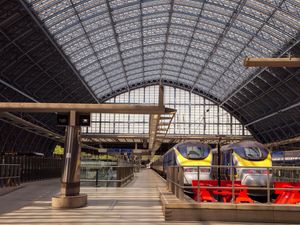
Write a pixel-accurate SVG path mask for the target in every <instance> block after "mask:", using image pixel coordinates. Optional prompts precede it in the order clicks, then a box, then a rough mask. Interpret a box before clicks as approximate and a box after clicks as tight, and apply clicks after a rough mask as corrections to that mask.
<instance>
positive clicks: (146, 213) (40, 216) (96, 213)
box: [0, 169, 259, 225]
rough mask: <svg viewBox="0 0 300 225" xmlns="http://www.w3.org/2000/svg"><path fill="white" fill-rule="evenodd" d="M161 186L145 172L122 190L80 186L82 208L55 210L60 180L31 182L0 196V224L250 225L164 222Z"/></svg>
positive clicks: (149, 173) (137, 175)
mask: <svg viewBox="0 0 300 225" xmlns="http://www.w3.org/2000/svg"><path fill="white" fill-rule="evenodd" d="M164 185H165V184H164V182H163V181H162V179H161V178H160V177H159V176H158V175H157V174H155V173H154V172H153V171H151V170H146V169H145V170H142V171H141V172H140V173H138V174H136V176H135V179H134V180H133V181H132V182H131V183H130V184H129V185H128V186H127V187H125V188H92V187H83V188H82V189H81V192H82V193H87V194H88V199H89V200H88V206H87V207H85V208H81V209H68V210H55V209H52V208H51V196H52V195H54V194H57V193H58V191H59V180H58V179H52V180H46V181H38V182H31V183H27V184H24V187H23V188H21V189H18V190H16V191H14V192H11V193H9V194H6V195H4V196H1V197H0V224H27V225H29V224H43V225H44V224H45V225H46V224H123V225H125V224H130V225H133V224H141V225H148V224H151V225H154V224H185V225H189V224H200V225H221V224H227V225H231V224H232V225H242V224H250V223H221V222H193V223H179V222H178V223H175V222H165V221H164V217H163V214H162V209H161V204H160V200H159V195H158V191H157V187H159V186H160V187H163V186H164ZM254 224H255V225H259V224H257V223H253V225H254Z"/></svg>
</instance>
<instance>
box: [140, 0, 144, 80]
mask: <svg viewBox="0 0 300 225" xmlns="http://www.w3.org/2000/svg"><path fill="white" fill-rule="evenodd" d="M143 2H144V0H140V3H139V7H140V26H141V44H142V65H143V81H144V82H145V70H144V65H145V56H144V55H145V54H144V25H143V6H142V3H143Z"/></svg>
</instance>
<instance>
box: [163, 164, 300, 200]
mask: <svg viewBox="0 0 300 225" xmlns="http://www.w3.org/2000/svg"><path fill="white" fill-rule="evenodd" d="M188 168H189V169H190V170H191V169H193V171H197V172H196V174H195V173H194V175H195V176H194V178H193V180H194V181H196V182H197V185H192V184H191V180H190V181H189V182H188V181H187V177H186V176H185V172H184V167H179V166H169V167H167V169H166V180H167V187H168V190H169V191H171V192H172V193H173V194H175V195H176V197H177V198H179V199H181V200H183V199H185V197H184V196H185V194H186V193H189V192H190V191H192V192H193V194H195V193H199V192H200V191H202V190H204V189H205V190H207V191H212V190H215V191H214V193H217V194H216V195H218V193H219V194H220V195H222V193H225V194H229V192H231V200H230V203H235V198H236V196H237V192H239V191H241V190H247V191H248V192H252V193H255V192H260V193H261V192H265V193H266V196H264V197H265V198H266V203H268V204H271V203H272V202H274V199H273V198H272V197H273V196H274V193H276V191H295V192H299V191H300V179H299V176H298V177H295V174H297V175H299V172H300V167H287V166H273V167H254V166H247V167H246V166H210V167H209V170H210V172H209V176H210V178H209V181H207V182H205V181H203V180H201V176H202V175H203V173H202V172H201V168H204V169H208V167H207V166H188ZM238 169H240V170H254V171H255V170H257V171H265V172H264V174H257V175H261V176H265V178H266V185H264V186H255V185H251V186H247V185H243V184H241V185H236V182H239V181H240V180H239V178H238V179H237V178H236V177H237V173H236V172H235V171H237V170H238ZM212 170H215V171H219V174H220V176H217V177H214V178H212V177H213V176H212ZM225 170H227V173H224V171H225ZM214 174H218V173H214ZM225 175H227V177H226V178H225ZM289 176H292V177H289ZM224 181H225V183H226V185H221V183H222V182H223V183H224ZM276 182H277V183H280V182H285V183H286V182H289V183H294V184H297V187H294V186H289V185H285V186H284V187H275V186H274V185H273V184H274V183H276ZM203 183H204V184H206V185H203ZM195 190H196V191H195ZM190 193H191V192H190ZM299 194H300V193H299ZM197 197H198V199H196V201H197V202H200V201H199V195H198V196H197ZM214 197H216V199H217V201H222V200H220V198H219V197H220V196H214ZM299 203H300V202H299Z"/></svg>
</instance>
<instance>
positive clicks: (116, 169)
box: [80, 165, 134, 187]
mask: <svg viewBox="0 0 300 225" xmlns="http://www.w3.org/2000/svg"><path fill="white" fill-rule="evenodd" d="M80 173H81V174H80V182H81V184H83V185H88V186H95V187H122V186H124V185H126V184H127V183H128V182H129V181H130V180H132V179H133V178H134V166H101V167H95V166H94V167H93V166H91V165H82V166H81V171H80Z"/></svg>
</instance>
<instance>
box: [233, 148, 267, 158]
mask: <svg viewBox="0 0 300 225" xmlns="http://www.w3.org/2000/svg"><path fill="white" fill-rule="evenodd" d="M234 150H235V152H236V153H237V154H238V155H239V156H241V157H242V158H244V159H248V160H264V159H266V158H267V156H268V151H267V150H266V149H263V148H259V147H256V146H249V147H239V148H235V149H234Z"/></svg>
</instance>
